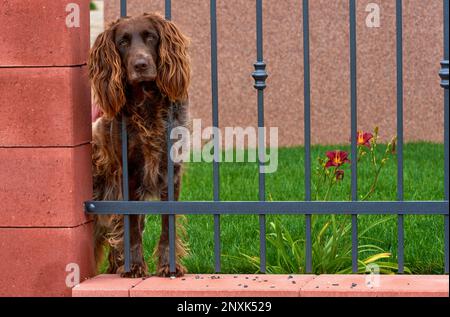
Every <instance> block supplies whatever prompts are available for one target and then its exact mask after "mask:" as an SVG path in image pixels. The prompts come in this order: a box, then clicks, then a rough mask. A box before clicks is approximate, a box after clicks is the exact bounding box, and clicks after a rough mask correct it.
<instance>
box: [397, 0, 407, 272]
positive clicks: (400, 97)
mask: <svg viewBox="0 0 450 317" xmlns="http://www.w3.org/2000/svg"><path fill="white" fill-rule="evenodd" d="M402 5H403V3H402V0H397V1H396V33H397V145H398V147H397V200H400V201H401V200H403V12H402V11H403V8H402ZM403 220H404V219H403V215H400V214H399V215H398V216H397V241H398V242H397V243H398V250H397V254H398V255H397V259H398V273H399V274H402V273H403V271H404V242H405V241H404V228H403Z"/></svg>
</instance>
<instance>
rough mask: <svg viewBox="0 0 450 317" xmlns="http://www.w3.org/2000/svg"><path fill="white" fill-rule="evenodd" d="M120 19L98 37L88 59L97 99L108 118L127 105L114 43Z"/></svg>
mask: <svg viewBox="0 0 450 317" xmlns="http://www.w3.org/2000/svg"><path fill="white" fill-rule="evenodd" d="M118 21H119V20H118ZM118 21H116V22H114V23H113V24H111V25H110V26H109V27H108V29H106V30H105V31H104V32H103V33H101V34H100V35H99V36H98V37H97V39H96V41H95V43H94V46H93V47H92V48H91V51H90V53H89V60H88V67H89V77H90V79H91V82H92V86H93V89H94V95H95V99H96V102H97V104H98V106H99V107H100V109H101V110H102V112H103V113H104V115H105V116H106V117H107V118H113V117H115V116H116V115H117V114H118V113H119V112H120V110H121V109H122V107H123V106H124V105H125V86H124V74H123V70H122V61H121V58H120V54H119V52H118V51H117V49H116V45H115V43H114V27H115V25H117V23H118Z"/></svg>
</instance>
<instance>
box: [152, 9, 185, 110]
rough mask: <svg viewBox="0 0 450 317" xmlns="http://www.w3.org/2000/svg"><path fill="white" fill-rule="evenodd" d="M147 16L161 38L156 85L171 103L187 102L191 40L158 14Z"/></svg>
mask: <svg viewBox="0 0 450 317" xmlns="http://www.w3.org/2000/svg"><path fill="white" fill-rule="evenodd" d="M146 16H148V17H149V18H150V19H151V20H152V22H153V23H154V24H155V25H156V26H157V28H158V31H159V36H160V42H159V61H158V75H157V78H156V83H157V85H158V87H159V89H160V90H161V92H162V93H163V94H165V95H166V96H167V97H168V98H169V100H170V101H172V102H175V101H183V100H186V99H187V98H188V88H189V83H190V78H191V69H190V60H189V55H188V45H189V39H188V38H187V37H186V36H185V35H183V33H181V31H180V30H179V29H178V27H177V26H176V25H175V24H174V23H173V22H170V21H166V20H165V19H164V18H162V17H161V16H159V15H156V14H146Z"/></svg>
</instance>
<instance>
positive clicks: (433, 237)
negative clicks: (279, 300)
mask: <svg viewBox="0 0 450 317" xmlns="http://www.w3.org/2000/svg"><path fill="white" fill-rule="evenodd" d="M379 147H381V148H382V147H383V145H379ZM334 149H341V150H347V151H350V148H349V147H348V146H315V147H313V148H312V156H311V157H312V164H313V169H314V167H315V166H317V160H316V158H317V157H318V156H319V155H320V156H322V157H323V156H324V155H325V152H326V151H327V150H334ZM380 150H381V149H380ZM303 158H304V150H303V148H302V147H296V148H283V149H280V150H279V165H278V171H277V172H276V173H274V174H268V175H267V176H266V196H267V197H268V199H272V200H274V201H283V200H298V201H302V200H303V199H304V170H303V165H304V160H303ZM367 163H368V162H367ZM370 167H371V166H370V165H369V164H365V163H364V162H361V163H360V164H359V165H358V186H359V193H360V194H361V195H362V194H363V193H365V192H367V190H368V188H369V186H370V184H369V181H368V180H369V179H371V178H370V176H371V175H373V171H372V170H371V168H370ZM350 175H351V174H350V167H349V166H348V167H347V168H346V169H345V177H344V180H343V182H342V183H341V184H340V185H339V186H338V187H336V188H334V192H333V195H332V196H331V200H348V199H349V195H350ZM443 178H444V148H443V145H442V144H431V143H410V144H405V147H404V199H405V200H442V199H443V193H444V180H443ZM396 179H397V164H396V158H395V157H394V156H393V157H391V160H390V161H389V162H388V163H387V165H386V167H385V168H384V169H383V170H382V172H381V175H380V181H379V184H378V187H377V191H376V193H375V194H374V195H373V196H372V197H371V198H370V200H395V199H396V190H397V189H396V183H397V181H396ZM313 180H314V179H313ZM212 197H213V180H212V164H211V163H189V164H186V171H185V174H184V179H183V186H182V193H181V200H185V201H193V200H212ZM220 198H221V200H235V201H236V200H244V201H245V200H258V169H257V166H256V163H221V165H220ZM313 198H314V191H313ZM274 217H277V216H275V215H274V216H267V218H266V219H267V223H269V222H271V221H273V219H274ZM316 217H317V218H316V219H317V221H318V222H325V221H326V220H327V219H329V217H330V216H316ZM341 217H344V218H345V220H346V221H349V222H350V216H341ZM380 217H387V216H383V215H374V216H359V217H358V221H359V229H360V230H362V229H363V228H365V227H366V226H368V225H369V224H370V223H373V222H374V221H376V220H377V219H380ZM280 218H281V221H282V223H283V225H284V226H286V227H287V228H288V230H289V232H290V234H291V235H293V236H294V237H296V238H297V239H304V231H305V229H304V228H305V219H304V216H303V215H299V216H280ZM443 224H444V217H443V216H439V215H438V216H416V215H412V216H405V264H406V265H407V267H408V268H409V269H410V270H411V271H412V273H415V274H437V273H443V266H444V253H443V250H444V225H443ZM267 227H268V229H269V226H267ZM213 228H214V221H213V216H212V215H211V216H209V215H208V216H206V215H189V216H187V223H186V229H187V233H188V243H189V247H190V255H189V256H188V257H187V258H186V259H185V261H184V264H185V265H186V266H187V268H188V270H189V272H191V273H213V272H214V253H213V250H214V239H213V234H214V233H213ZM258 228H259V226H258V217H257V216H253V215H245V216H240V215H239V216H229V215H224V216H222V217H221V243H222V245H221V247H222V272H223V273H255V267H254V266H252V265H251V264H250V263H249V262H248V261H246V260H245V259H244V257H243V256H242V254H247V255H255V256H257V255H258V254H259V237H258V235H259V231H258ZM159 234H160V220H159V216H147V223H146V229H145V237H144V249H145V252H146V253H145V257H146V259H147V261H148V263H149V268H150V271H151V272H152V271H154V268H155V264H154V259H153V258H152V252H153V250H154V247H155V243H156V242H157V241H158V238H159ZM368 235H369V236H370V237H371V238H373V239H375V241H376V242H373V241H371V243H374V244H376V245H378V246H379V247H381V248H383V249H384V250H386V251H388V252H391V253H392V258H391V261H392V262H396V259H397V258H396V253H397V222H396V218H395V217H394V218H392V219H391V220H389V221H388V222H386V223H384V224H382V225H380V226H378V227H375V228H374V229H372V230H371V231H370V232H369V234H368ZM314 236H315V234H314V232H313V239H314ZM349 238H350V237H349ZM363 242H364V241H362V242H360V243H363ZM275 257H276V250H274V249H273V247H272V246H271V245H269V244H268V245H267V261H268V264H271V263H273V262H274V261H275ZM286 273H289V272H286ZM329 273H334V272H329Z"/></svg>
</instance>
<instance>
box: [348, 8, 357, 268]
mask: <svg viewBox="0 0 450 317" xmlns="http://www.w3.org/2000/svg"><path fill="white" fill-rule="evenodd" d="M356 65H357V64H356V2H355V0H350V99H351V114H350V115H351V143H352V149H351V152H352V164H351V167H352V179H351V182H352V185H351V187H352V188H351V191H352V200H354V201H356V200H358V184H357V181H358V175H357V145H356V135H357V117H358V112H357V82H356V79H357V77H356ZM352 272H353V273H357V272H358V215H357V214H352Z"/></svg>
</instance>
